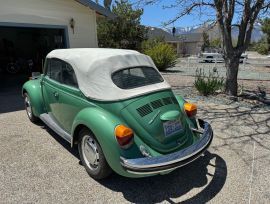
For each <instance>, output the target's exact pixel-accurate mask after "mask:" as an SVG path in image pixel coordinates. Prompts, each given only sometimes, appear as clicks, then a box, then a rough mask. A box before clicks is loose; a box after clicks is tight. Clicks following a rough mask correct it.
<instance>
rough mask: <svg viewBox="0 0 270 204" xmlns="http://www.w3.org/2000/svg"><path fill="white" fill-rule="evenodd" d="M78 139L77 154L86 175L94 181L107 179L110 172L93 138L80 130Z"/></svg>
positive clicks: (90, 134) (86, 130)
mask: <svg viewBox="0 0 270 204" xmlns="http://www.w3.org/2000/svg"><path fill="white" fill-rule="evenodd" d="M79 138H80V139H79V144H78V149H79V154H80V158H81V162H82V163H83V165H84V167H85V169H86V171H87V173H88V174H89V175H90V176H91V177H92V178H94V179H96V180H100V179H103V178H106V177H108V176H109V175H110V174H111V172H112V170H111V168H110V166H109V165H108V163H107V161H106V159H105V156H104V154H103V151H102V149H101V147H100V145H99V143H98V142H97V140H96V138H95V136H94V135H93V134H92V133H91V132H90V131H89V130H88V129H82V130H81V131H80V133H79Z"/></svg>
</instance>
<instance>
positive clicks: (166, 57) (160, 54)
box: [143, 42, 177, 71]
mask: <svg viewBox="0 0 270 204" xmlns="http://www.w3.org/2000/svg"><path fill="white" fill-rule="evenodd" d="M145 46H146V47H148V48H146V49H145V50H143V52H144V53H145V54H146V55H149V56H150V57H151V58H152V59H153V61H154V63H155V65H156V66H157V68H158V69H159V70H160V71H163V70H165V69H167V68H169V67H172V66H174V65H175V63H176V59H177V55H176V52H175V50H174V48H173V47H172V46H171V45H169V44H167V43H165V42H157V43H156V44H154V45H152V44H150V43H149V44H148V45H145Z"/></svg>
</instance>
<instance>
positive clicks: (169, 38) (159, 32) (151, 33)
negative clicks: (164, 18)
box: [148, 27, 180, 42]
mask: <svg viewBox="0 0 270 204" xmlns="http://www.w3.org/2000/svg"><path fill="white" fill-rule="evenodd" d="M148 37H149V38H156V37H163V38H164V40H165V41H166V42H179V41H180V39H178V38H177V37H175V36H173V35H172V34H170V33H168V32H166V31H165V30H163V29H161V28H156V27H149V28H148Z"/></svg>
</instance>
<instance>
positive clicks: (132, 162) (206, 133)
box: [120, 120, 213, 174]
mask: <svg viewBox="0 0 270 204" xmlns="http://www.w3.org/2000/svg"><path fill="white" fill-rule="evenodd" d="M199 125H200V126H201V127H202V128H203V129H204V130H203V132H202V136H201V137H200V139H199V140H198V141H197V142H196V143H194V144H193V145H191V146H189V147H187V148H185V149H182V150H180V151H178V152H174V153H171V154H167V155H162V156H157V157H143V158H137V159H126V158H124V157H120V163H121V165H122V167H123V168H124V169H125V170H126V171H128V172H130V173H133V174H156V173H161V172H165V171H170V170H174V169H176V168H178V167H181V166H184V165H186V164H188V163H190V162H192V161H193V160H195V159H197V158H198V157H199V156H201V154H203V152H204V151H205V150H206V149H207V148H208V147H209V145H210V144H211V142H212V139H213V130H212V128H211V126H210V124H209V123H207V122H205V121H202V120H199Z"/></svg>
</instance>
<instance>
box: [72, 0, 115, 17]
mask: <svg viewBox="0 0 270 204" xmlns="http://www.w3.org/2000/svg"><path fill="white" fill-rule="evenodd" d="M76 1H77V2H79V3H81V4H82V5H84V6H87V7H89V8H90V9H92V10H95V11H96V12H97V13H99V14H101V15H103V16H106V17H108V18H115V17H116V15H115V14H114V13H112V12H111V11H110V10H108V9H106V8H104V7H103V6H100V5H99V4H97V3H95V2H93V1H91V0H76Z"/></svg>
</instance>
